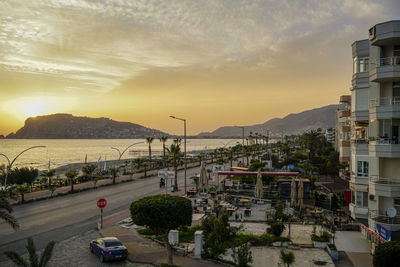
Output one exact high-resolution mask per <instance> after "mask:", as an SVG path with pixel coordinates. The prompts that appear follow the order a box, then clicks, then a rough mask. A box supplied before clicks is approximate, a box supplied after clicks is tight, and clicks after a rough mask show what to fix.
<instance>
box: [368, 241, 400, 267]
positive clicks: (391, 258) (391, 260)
mask: <svg viewBox="0 0 400 267" xmlns="http://www.w3.org/2000/svg"><path fill="white" fill-rule="evenodd" d="M373 262H374V266H375V267H387V266H398V264H399V262H400V242H399V241H390V242H386V243H383V244H379V245H378V247H377V248H376V249H375V254H374V260H373Z"/></svg>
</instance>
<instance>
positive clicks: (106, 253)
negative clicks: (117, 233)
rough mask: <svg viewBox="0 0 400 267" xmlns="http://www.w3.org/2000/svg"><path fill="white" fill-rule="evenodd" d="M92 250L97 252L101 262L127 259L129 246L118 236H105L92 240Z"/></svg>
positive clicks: (90, 246)
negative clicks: (123, 243)
mask: <svg viewBox="0 0 400 267" xmlns="http://www.w3.org/2000/svg"><path fill="white" fill-rule="evenodd" d="M89 248H90V252H92V253H94V254H96V255H97V256H98V257H99V258H100V261H101V262H105V261H111V260H126V258H127V257H128V250H127V248H126V247H125V246H124V245H122V243H121V242H120V241H119V240H118V238H116V237H104V238H98V239H96V240H92V241H90V245H89Z"/></svg>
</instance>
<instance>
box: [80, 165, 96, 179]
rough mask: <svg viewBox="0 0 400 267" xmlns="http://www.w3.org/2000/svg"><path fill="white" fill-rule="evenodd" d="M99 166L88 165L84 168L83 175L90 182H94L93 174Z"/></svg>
mask: <svg viewBox="0 0 400 267" xmlns="http://www.w3.org/2000/svg"><path fill="white" fill-rule="evenodd" d="M96 168H97V166H96V165H94V164H88V165H85V166H83V167H82V172H83V174H84V175H85V176H86V177H87V178H88V180H93V173H94V171H95V170H96Z"/></svg>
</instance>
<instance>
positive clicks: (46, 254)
mask: <svg viewBox="0 0 400 267" xmlns="http://www.w3.org/2000/svg"><path fill="white" fill-rule="evenodd" d="M55 244H56V243H55V242H54V241H50V242H49V243H48V244H47V246H46V248H45V249H44V251H43V253H42V255H41V256H40V259H39V255H38V254H37V253H36V247H35V244H34V243H33V240H32V238H31V237H30V238H28V243H27V245H26V249H27V250H28V254H29V263H27V262H26V261H25V260H24V258H23V257H22V256H21V255H19V254H18V253H16V252H14V251H6V252H4V254H5V255H6V256H7V257H8V258H9V259H10V260H12V261H13V262H14V263H15V264H16V265H17V266H23V267H46V266H49V261H50V259H51V255H52V254H53V249H54V245H55Z"/></svg>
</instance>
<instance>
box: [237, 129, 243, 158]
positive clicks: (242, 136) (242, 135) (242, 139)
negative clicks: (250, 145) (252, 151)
mask: <svg viewBox="0 0 400 267" xmlns="http://www.w3.org/2000/svg"><path fill="white" fill-rule="evenodd" d="M236 127H238V128H242V146H243V162H244V151H245V150H244V127H243V126H236Z"/></svg>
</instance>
